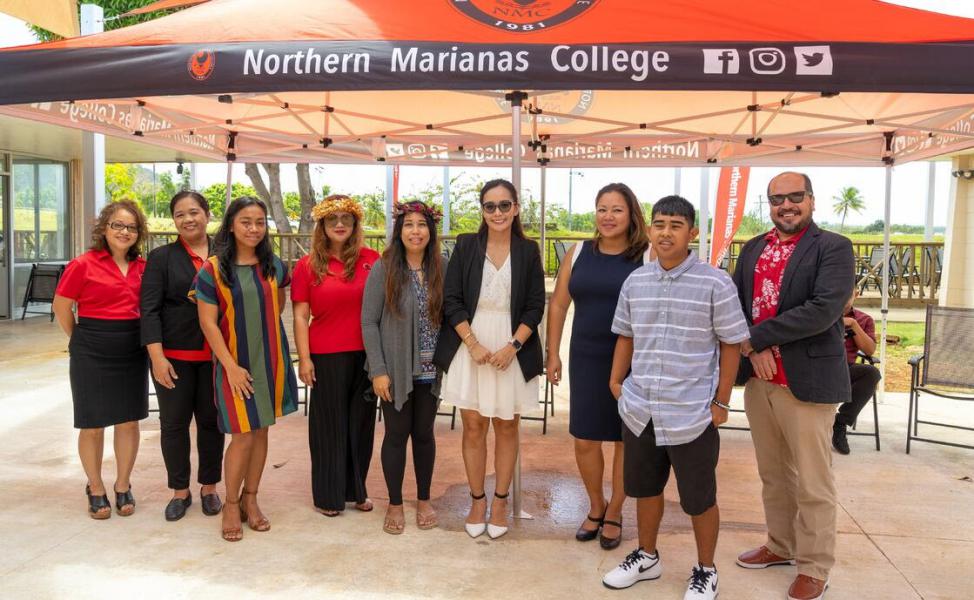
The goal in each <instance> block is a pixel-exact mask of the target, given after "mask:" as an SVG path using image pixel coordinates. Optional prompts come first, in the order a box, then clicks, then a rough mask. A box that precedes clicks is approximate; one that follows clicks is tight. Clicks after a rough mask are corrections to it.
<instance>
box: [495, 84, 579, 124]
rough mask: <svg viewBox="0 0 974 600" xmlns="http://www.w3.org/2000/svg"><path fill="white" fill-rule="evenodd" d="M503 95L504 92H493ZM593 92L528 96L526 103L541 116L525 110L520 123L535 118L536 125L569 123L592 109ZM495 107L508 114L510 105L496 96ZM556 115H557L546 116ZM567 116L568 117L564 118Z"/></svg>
mask: <svg viewBox="0 0 974 600" xmlns="http://www.w3.org/2000/svg"><path fill="white" fill-rule="evenodd" d="M495 91H497V92H501V93H503V91H504V90H495ZM594 97H595V92H594V91H593V90H580V91H576V92H569V91H564V92H548V93H546V94H543V95H541V96H538V97H537V98H535V97H532V96H529V97H528V100H527V103H528V104H531V105H534V107H535V108H540V109H541V114H539V115H537V116H536V117H535V116H533V115H531V114H530V113H529V112H528V111H527V110H524V111H522V112H521V120H522V121H530V120H531V119H534V118H537V120H538V123H540V124H547V125H558V124H565V123H571V122H572V121H573V120H574V119H572V117H576V116H581V115H584V114H585V113H587V112H588V110H589V109H590V108H591V107H592V101H593V100H594ZM496 101H497V106H498V107H500V109H501V110H502V111H503V112H505V113H506V112H510V110H511V103H510V101H508V100H505V99H504V98H503V97H502V96H498V97H497V99H496ZM547 113H558V114H547ZM566 115H568V116H566Z"/></svg>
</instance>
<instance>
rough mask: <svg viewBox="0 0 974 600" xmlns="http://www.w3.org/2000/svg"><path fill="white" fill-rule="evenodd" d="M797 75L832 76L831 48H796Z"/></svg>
mask: <svg viewBox="0 0 974 600" xmlns="http://www.w3.org/2000/svg"><path fill="white" fill-rule="evenodd" d="M795 65H796V66H795V74H796V75H831V74H832V49H831V47H830V46H795Z"/></svg>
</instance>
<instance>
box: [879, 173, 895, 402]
mask: <svg viewBox="0 0 974 600" xmlns="http://www.w3.org/2000/svg"><path fill="white" fill-rule="evenodd" d="M892 196H893V166H892V165H886V205H885V213H884V223H883V257H884V259H883V287H882V289H883V304H882V310H881V311H880V314H881V315H882V328H881V330H880V338H879V372H880V374H881V375H882V379H880V380H879V399H880V400H882V399H884V398H885V396H886V320H887V316H888V314H889V260H890V253H889V220H890V212H891V210H890V208H891V206H892Z"/></svg>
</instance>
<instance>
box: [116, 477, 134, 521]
mask: <svg viewBox="0 0 974 600" xmlns="http://www.w3.org/2000/svg"><path fill="white" fill-rule="evenodd" d="M112 489H113V490H114V489H115V488H114V487H113V488H112ZM128 507H131V508H128ZM115 511H116V512H118V514H119V516H122V517H128V516H131V515H132V514H133V513H134V512H135V496H133V495H132V484H131V483H130V484H129V489H127V490H125V491H124V492H119V491H118V490H115Z"/></svg>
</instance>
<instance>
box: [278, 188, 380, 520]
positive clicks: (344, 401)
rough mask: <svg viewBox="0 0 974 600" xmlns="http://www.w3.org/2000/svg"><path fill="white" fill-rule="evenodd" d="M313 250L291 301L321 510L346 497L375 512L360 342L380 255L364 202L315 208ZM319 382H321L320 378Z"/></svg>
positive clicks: (344, 200) (337, 506)
mask: <svg viewBox="0 0 974 600" xmlns="http://www.w3.org/2000/svg"><path fill="white" fill-rule="evenodd" d="M311 214H312V216H313V217H314V221H315V229H314V234H313V235H312V239H311V252H310V254H308V255H307V256H305V257H304V258H302V259H301V260H299V261H298V263H297V264H296V265H295V266H294V276H293V281H292V284H291V302H292V303H293V310H294V339H295V343H296V345H297V347H298V358H299V365H298V376H299V377H300V378H301V381H303V382H304V384H305V385H307V386H308V387H309V388H310V389H311V401H310V408H309V417H308V439H309V442H310V446H311V490H312V494H313V497H314V505H315V510H317V511H318V512H320V513H321V514H323V515H325V516H328V517H337V516H338V515H340V514H341V513H342V511H344V510H345V504H346V503H347V502H353V503H354V504H355V508H356V509H358V510H360V511H363V512H368V511H370V510H372V501H371V500H369V497H368V493H367V491H366V489H365V479H366V476H367V475H368V472H369V462H370V461H371V460H372V438H373V436H374V434H375V398H374V397H372V396H371V395H369V396H368V397H367V396H366V393H365V392H366V389H367V388H368V384H369V380H368V377H367V373H366V371H365V346H364V344H363V342H362V326H361V315H362V294H363V292H364V291H365V281H366V279H367V278H368V276H369V271H371V269H372V265H373V263H375V261H376V260H378V259H379V254H378V253H377V252H376V251H375V250H372V249H371V248H365V247H363V246H362V240H363V234H362V207H361V206H359V204H358V203H357V202H356V201H355V200H353V199H352V198H350V197H348V196H344V195H333V196H328V197H327V198H325V199H324V200H322V201H321V202H319V203H318V204H317V205H316V206H315V207H314V209H313V210H312V213H311ZM319 381H320V382H321V384H320V385H319V384H318V382H319Z"/></svg>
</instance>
